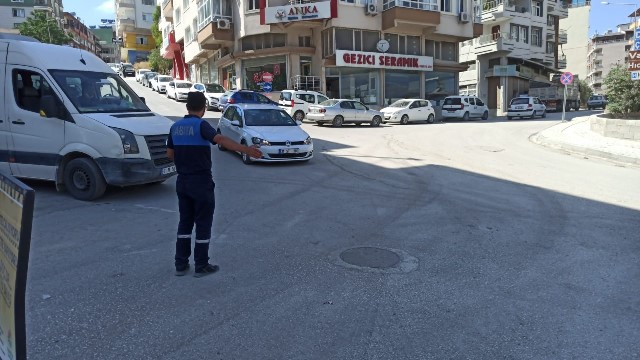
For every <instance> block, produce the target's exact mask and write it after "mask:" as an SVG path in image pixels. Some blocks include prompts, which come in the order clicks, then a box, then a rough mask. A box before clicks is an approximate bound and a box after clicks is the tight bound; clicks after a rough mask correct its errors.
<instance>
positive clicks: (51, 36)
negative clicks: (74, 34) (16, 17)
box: [18, 11, 72, 45]
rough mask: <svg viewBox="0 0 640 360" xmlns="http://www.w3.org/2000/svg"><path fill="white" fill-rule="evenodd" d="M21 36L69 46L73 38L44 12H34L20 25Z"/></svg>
mask: <svg viewBox="0 0 640 360" xmlns="http://www.w3.org/2000/svg"><path fill="white" fill-rule="evenodd" d="M18 30H20V34H21V35H25V36H31V37H33V38H36V39H38V40H40V41H41V42H43V43H48V44H56V45H68V44H69V43H70V42H71V40H72V38H71V37H70V36H69V35H67V34H65V32H64V31H63V30H62V29H61V28H60V27H59V26H58V23H57V22H56V20H55V19H52V18H50V17H48V16H47V14H46V13H45V12H43V11H34V12H33V13H32V14H31V16H30V17H29V18H28V19H27V21H25V22H23V23H22V24H20V25H18Z"/></svg>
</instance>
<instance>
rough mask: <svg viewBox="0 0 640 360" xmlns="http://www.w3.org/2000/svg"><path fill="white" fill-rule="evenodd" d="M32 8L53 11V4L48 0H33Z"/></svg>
mask: <svg viewBox="0 0 640 360" xmlns="http://www.w3.org/2000/svg"><path fill="white" fill-rule="evenodd" d="M33 10H40V11H53V6H52V5H51V2H50V1H49V0H35V1H34V2H33Z"/></svg>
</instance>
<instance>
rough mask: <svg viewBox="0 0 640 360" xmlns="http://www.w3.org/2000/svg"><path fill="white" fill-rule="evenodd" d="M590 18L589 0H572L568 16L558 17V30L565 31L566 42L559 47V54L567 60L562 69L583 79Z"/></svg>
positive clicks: (585, 67)
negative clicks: (565, 65)
mask: <svg viewBox="0 0 640 360" xmlns="http://www.w3.org/2000/svg"><path fill="white" fill-rule="evenodd" d="M590 18H591V1H590V0H573V1H572V3H571V4H570V7H569V16H568V17H566V18H564V19H560V30H562V31H566V33H567V43H566V44H564V45H562V46H561V47H560V53H561V55H562V54H564V56H565V57H566V60H567V67H566V68H564V69H563V70H564V71H569V72H571V73H572V74H576V75H578V77H579V78H580V79H585V78H586V77H587V75H588V73H589V71H588V70H587V55H588V53H589V43H590V42H591V39H590V37H589V21H590Z"/></svg>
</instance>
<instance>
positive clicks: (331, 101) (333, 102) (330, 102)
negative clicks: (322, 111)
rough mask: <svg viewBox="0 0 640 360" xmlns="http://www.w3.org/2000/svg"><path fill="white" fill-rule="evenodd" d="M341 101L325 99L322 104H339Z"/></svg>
mask: <svg viewBox="0 0 640 360" xmlns="http://www.w3.org/2000/svg"><path fill="white" fill-rule="evenodd" d="M338 102H339V101H338V100H327V101H323V102H321V103H320V105H322V106H333V105H335V104H337V103H338Z"/></svg>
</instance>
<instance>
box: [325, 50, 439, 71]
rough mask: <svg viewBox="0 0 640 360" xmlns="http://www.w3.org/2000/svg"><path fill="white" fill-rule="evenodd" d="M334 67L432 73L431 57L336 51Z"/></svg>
mask: <svg viewBox="0 0 640 360" xmlns="http://www.w3.org/2000/svg"><path fill="white" fill-rule="evenodd" d="M336 66H350V67H365V68H377V69H400V70H419V71H433V58H432V57H431V56H415V55H401V54H381V53H375V52H364V51H348V50H336Z"/></svg>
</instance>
